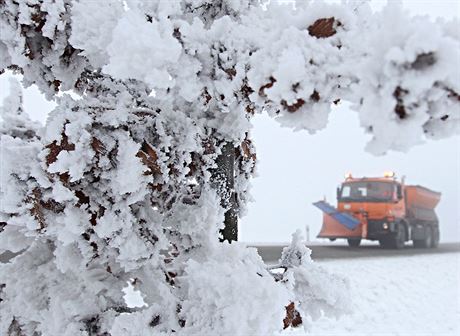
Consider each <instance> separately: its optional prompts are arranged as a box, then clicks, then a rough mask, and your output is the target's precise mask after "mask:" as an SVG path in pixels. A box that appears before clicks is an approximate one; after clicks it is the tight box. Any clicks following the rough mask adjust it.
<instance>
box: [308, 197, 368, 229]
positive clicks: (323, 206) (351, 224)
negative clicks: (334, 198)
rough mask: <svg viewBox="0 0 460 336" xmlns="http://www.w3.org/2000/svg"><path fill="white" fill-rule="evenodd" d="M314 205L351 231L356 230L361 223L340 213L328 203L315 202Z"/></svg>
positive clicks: (350, 216)
mask: <svg viewBox="0 0 460 336" xmlns="http://www.w3.org/2000/svg"><path fill="white" fill-rule="evenodd" d="M313 205H314V206H316V207H317V208H319V209H320V210H321V211H323V212H324V213H325V214H326V215H328V216H330V217H332V218H333V219H335V220H336V221H337V222H339V223H340V224H342V225H343V226H345V227H346V228H347V229H349V230H353V229H355V228H356V227H357V226H358V225H359V224H360V223H361V222H360V220H359V219H357V218H355V217H353V216H352V215H349V214H347V213H344V212H340V211H339V210H337V209H336V208H334V207H333V206H332V205H330V204H328V203H326V202H325V201H319V202H315V203H313Z"/></svg>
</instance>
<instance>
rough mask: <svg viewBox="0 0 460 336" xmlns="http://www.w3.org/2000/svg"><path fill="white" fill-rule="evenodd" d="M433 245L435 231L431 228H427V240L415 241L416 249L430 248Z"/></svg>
mask: <svg viewBox="0 0 460 336" xmlns="http://www.w3.org/2000/svg"><path fill="white" fill-rule="evenodd" d="M432 244H433V231H432V229H431V227H429V226H426V227H425V238H424V239H414V247H416V248H429V247H431V246H432Z"/></svg>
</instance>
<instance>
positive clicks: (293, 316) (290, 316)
mask: <svg viewBox="0 0 460 336" xmlns="http://www.w3.org/2000/svg"><path fill="white" fill-rule="evenodd" d="M283 324H284V329H287V328H289V327H291V326H292V327H294V328H295V327H298V326H299V325H301V324H302V317H301V316H300V313H299V312H298V311H297V310H296V309H295V305H294V302H291V303H290V304H288V305H287V306H286V317H285V318H284V320H283Z"/></svg>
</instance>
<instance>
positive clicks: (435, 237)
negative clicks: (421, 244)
mask: <svg viewBox="0 0 460 336" xmlns="http://www.w3.org/2000/svg"><path fill="white" fill-rule="evenodd" d="M438 245H439V229H438V228H433V229H432V230H431V246H430V247H431V248H436V247H438Z"/></svg>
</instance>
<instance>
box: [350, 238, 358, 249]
mask: <svg viewBox="0 0 460 336" xmlns="http://www.w3.org/2000/svg"><path fill="white" fill-rule="evenodd" d="M347 242H348V246H350V247H358V246H359V244H361V238H350V239H347Z"/></svg>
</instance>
